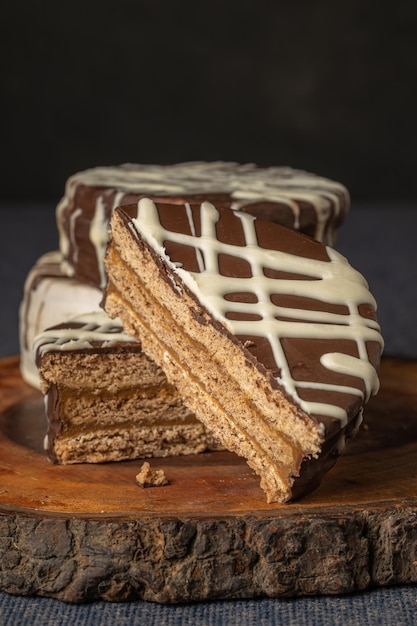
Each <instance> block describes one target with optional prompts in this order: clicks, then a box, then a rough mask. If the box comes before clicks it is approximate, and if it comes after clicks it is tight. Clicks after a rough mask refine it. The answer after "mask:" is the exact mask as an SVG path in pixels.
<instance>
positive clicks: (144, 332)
mask: <svg viewBox="0 0 417 626" xmlns="http://www.w3.org/2000/svg"><path fill="white" fill-rule="evenodd" d="M132 214H133V217H132ZM105 265H106V270H107V274H108V286H107V290H106V292H105V296H104V300H103V304H104V307H105V309H106V311H107V313H108V314H109V315H110V316H111V317H119V318H120V319H121V320H122V322H123V326H124V328H125V330H126V332H128V333H129V334H131V335H132V336H134V337H136V338H137V339H138V340H139V341H140V342H141V345H142V349H143V351H144V352H145V353H146V354H147V355H148V357H149V358H150V359H152V360H153V361H155V363H156V364H157V365H159V366H160V367H161V368H162V370H163V371H164V373H165V375H166V377H167V379H168V381H169V382H170V383H171V384H173V385H175V387H176V388H177V390H178V392H179V394H180V396H181V397H182V400H183V401H184V403H185V404H186V405H187V406H188V407H189V408H190V410H191V411H193V413H195V415H196V416H197V418H198V419H199V420H201V422H203V424H205V425H206V426H207V427H208V428H209V429H210V431H211V432H212V433H213V434H214V435H215V436H216V437H217V438H218V439H219V441H220V442H221V443H222V444H223V446H225V447H226V448H227V449H228V450H230V451H232V452H235V453H236V454H238V455H240V456H242V457H244V458H245V459H246V460H247V463H248V464H249V466H250V467H251V468H252V469H253V470H254V471H255V472H256V473H257V474H258V475H259V477H260V485H261V487H262V489H263V490H264V491H265V493H266V498H267V501H268V502H287V501H289V500H291V499H293V498H296V497H298V496H300V495H301V494H303V493H306V492H307V491H309V490H311V489H313V488H315V487H316V486H317V485H318V484H319V483H320V481H321V478H322V476H323V475H324V474H325V473H326V472H327V471H328V470H329V468H330V467H331V466H332V465H333V464H334V462H335V461H336V459H337V457H338V456H339V455H340V453H341V451H342V449H343V448H344V445H345V441H346V439H347V438H348V437H349V436H351V435H353V434H354V433H355V432H356V431H357V429H358V426H359V424H360V422H361V421H362V413H363V408H364V405H365V403H366V402H367V400H368V399H369V397H370V396H371V395H372V394H374V393H376V391H377V390H378V375H377V372H378V367H379V363H380V357H381V352H382V347H383V341H382V337H381V333H380V329H379V325H378V322H377V319H376V314H375V310H376V304H375V301H374V298H373V296H372V295H371V293H370V292H369V289H368V285H367V283H366V281H365V279H364V278H363V277H362V275H361V274H360V273H358V272H357V271H356V270H354V269H353V268H352V267H351V266H350V265H349V263H348V261H347V260H346V259H345V258H344V257H342V256H341V255H340V254H339V253H337V252H336V251H335V250H333V249H331V248H329V247H326V246H325V245H323V244H321V243H319V242H317V241H315V240H313V239H311V238H309V237H307V236H304V235H302V234H300V233H297V232H295V231H292V230H289V229H286V228H284V227H281V226H279V225H277V224H273V223H270V222H267V221H264V220H262V219H259V218H256V217H254V216H252V215H250V214H248V213H244V212H240V211H233V210H231V209H229V208H221V207H214V206H213V205H212V204H211V203H209V202H203V203H202V204H200V203H195V204H189V203H185V204H182V205H176V206H173V205H170V204H163V203H155V202H154V201H152V200H150V199H147V198H144V199H141V200H140V201H139V202H138V203H137V206H136V208H135V210H134V211H133V210H132V207H129V209H128V210H127V211H126V210H125V208H117V209H116V210H115V211H114V213H113V216H112V219H111V235H110V241H109V244H108V248H107V253H106V258H105Z"/></svg>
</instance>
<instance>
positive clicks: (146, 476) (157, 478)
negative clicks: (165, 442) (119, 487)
mask: <svg viewBox="0 0 417 626" xmlns="http://www.w3.org/2000/svg"><path fill="white" fill-rule="evenodd" d="M136 484H137V485H139V487H142V489H144V488H145V487H163V486H164V485H168V484H169V480H168V479H167V477H166V476H165V472H164V470H163V469H158V470H153V469H151V466H150V465H149V463H148V462H147V461H145V463H143V465H142V467H141V468H140V472H139V474H137V475H136Z"/></svg>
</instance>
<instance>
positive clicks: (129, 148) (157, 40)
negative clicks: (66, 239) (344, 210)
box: [0, 0, 417, 202]
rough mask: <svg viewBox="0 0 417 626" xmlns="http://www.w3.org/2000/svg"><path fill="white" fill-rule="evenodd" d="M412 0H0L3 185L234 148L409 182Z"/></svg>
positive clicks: (415, 5) (360, 189)
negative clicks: (1, 1) (2, 3)
mask: <svg viewBox="0 0 417 626" xmlns="http://www.w3.org/2000/svg"><path fill="white" fill-rule="evenodd" d="M416 26H417V2H415V0H399V1H397V2H394V3H390V4H389V5H388V3H385V2H376V1H365V2H364V1H363V0H362V1H361V0H337V1H334V0H314V1H311V2H300V1H299V2H297V1H294V2H292V1H286V2H279V1H275V2H274V1H272V0H269V1H268V0H258V1H249V0H239V1H236V0H232V1H229V2H227V1H216V0H214V1H210V2H175V1H174V0H172V1H163V0H145V1H143V0H142V1H137V2H134V1H127V0H119V1H118V2H110V1H108V0H102V1H101V2H95V1H91V2H90V1H89V2H87V1H82V2H81V1H80V0H73V1H72V2H67V1H63V2H56V1H55V0H45V1H44V2H21V1H19V0H16V1H15V2H13V3H8V4H7V6H6V7H3V8H2V18H1V20H0V46H1V55H0V56H1V62H2V80H1V85H0V89H1V94H0V95H1V103H2V109H3V115H2V122H3V124H2V126H3V129H2V139H1V158H2V163H1V168H0V171H1V180H0V183H1V198H2V200H3V201H4V200H6V201H9V200H19V201H56V200H57V199H59V197H60V196H61V194H62V192H63V186H64V183H65V180H66V178H67V177H68V176H69V175H70V174H72V173H73V172H75V171H78V170H80V169H84V168H86V167H90V166H95V165H104V164H115V163H120V162H124V161H133V162H148V163H152V162H158V163H169V162H175V161H181V160H189V159H204V160H211V159H233V160H238V161H252V162H257V163H259V164H261V165H292V166H294V167H300V168H305V169H309V170H311V171H315V172H316V173H319V174H323V175H326V176H329V177H331V178H335V179H337V180H340V181H341V182H343V183H345V184H346V185H347V186H348V188H349V189H350V191H351V194H352V198H353V200H354V201H358V202H367V201H376V202H379V201H399V202H401V201H409V200H412V199H414V197H415V189H414V187H415V163H416V160H417V157H416V138H417V122H416V117H417V114H416V111H417V91H416V90H417V46H416V39H417V36H416V33H417V29H416Z"/></svg>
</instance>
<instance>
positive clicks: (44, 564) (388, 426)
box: [0, 357, 417, 602]
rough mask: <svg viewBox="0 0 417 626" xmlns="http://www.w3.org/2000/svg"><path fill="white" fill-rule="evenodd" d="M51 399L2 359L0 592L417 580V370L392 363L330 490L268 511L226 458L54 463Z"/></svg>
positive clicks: (184, 594) (169, 593)
mask: <svg viewBox="0 0 417 626" xmlns="http://www.w3.org/2000/svg"><path fill="white" fill-rule="evenodd" d="M44 434H45V417H44V410H43V398H42V396H41V394H40V393H39V392H37V391H36V390H34V389H32V388H31V387H29V386H28V385H27V384H26V383H24V382H23V380H22V379H21V377H20V374H19V362H18V358H17V357H12V358H6V359H0V555H1V568H0V589H2V590H3V591H7V592H10V593H14V594H20V595H35V594H36V595H43V596H48V597H54V598H59V599H61V600H65V601H69V602H85V601H89V600H94V599H98V598H101V599H105V600H109V601H120V600H129V599H139V598H141V599H144V600H152V601H157V602H190V601H195V600H208V599H221V598H254V597H259V596H271V597H274V596H296V595H301V594H336V593H347V592H351V591H354V590H361V589H366V588H368V587H370V586H375V585H392V584H399V583H410V582H416V581H417V363H415V362H412V361H405V360H399V359H390V358H385V360H384V361H383V363H382V370H381V391H380V393H379V394H378V396H376V397H375V398H373V399H372V400H371V402H370V403H369V405H368V408H367V411H366V416H365V426H364V427H363V428H362V431H361V432H360V434H359V435H358V437H357V438H356V440H355V441H353V442H352V443H351V445H350V446H349V448H348V451H347V452H346V454H345V455H344V456H343V457H342V458H341V459H340V460H339V462H338V463H337V464H336V466H335V467H334V468H333V469H332V470H331V472H329V474H328V475H327V476H326V477H325V479H324V481H323V484H322V486H321V487H320V488H319V489H318V490H317V491H315V492H314V493H312V494H311V495H309V496H307V497H305V498H304V499H302V500H300V501H298V502H296V503H294V504H286V505H276V504H273V505H268V504H267V503H266V500H265V497H264V494H263V492H262V491H261V489H260V487H259V481H258V478H257V477H256V475H255V474H254V473H253V472H252V471H251V470H250V469H249V468H248V466H247V465H246V463H245V461H244V460H242V459H239V458H238V457H236V456H235V455H233V454H231V453H228V452H212V453H205V454H201V455H198V456H188V457H187V456H185V457H175V458H167V459H152V460H151V461H150V463H151V467H153V468H154V469H159V468H162V469H164V471H165V474H166V476H167V478H168V479H169V481H170V484H169V485H168V486H166V487H158V488H148V489H141V488H139V487H138V486H137V485H136V482H135V476H136V474H137V473H138V471H139V469H140V467H141V465H142V462H143V461H141V460H138V461H129V462H122V463H108V464H103V465H72V466H54V465H52V464H50V463H49V462H48V460H47V459H46V457H45V455H44V452H43V445H42V444H43V438H44Z"/></svg>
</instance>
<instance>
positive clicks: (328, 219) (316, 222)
mask: <svg viewBox="0 0 417 626" xmlns="http://www.w3.org/2000/svg"><path fill="white" fill-rule="evenodd" d="M144 196H147V197H152V198H154V199H155V200H157V199H160V200H161V199H163V200H164V201H165V202H169V203H172V204H183V203H184V201H189V202H193V201H199V202H201V201H203V200H209V201H210V202H212V203H213V204H215V205H216V206H217V205H218V206H224V207H230V208H232V209H239V210H241V211H246V212H249V213H251V214H253V215H257V216H262V217H263V218H265V219H268V220H269V221H272V222H276V223H278V224H281V225H283V226H287V227H290V228H293V229H295V230H299V231H300V232H303V233H306V234H308V235H310V236H312V237H314V238H316V239H318V240H320V241H323V242H325V243H330V244H333V243H334V241H335V237H336V233H337V230H338V227H339V226H340V224H341V222H342V220H343V218H344V216H345V214H346V212H347V210H348V208H349V203H350V199H349V194H348V192H347V190H346V188H345V187H344V186H343V185H341V184H340V183H337V182H334V181H331V180H329V179H327V178H323V177H319V176H316V175H314V174H310V173H307V172H303V171H300V170H295V169H292V168H289V167H269V168H260V167H256V166H255V165H251V164H247V165H239V164H236V163H223V162H214V163H204V162H194V163H180V164H176V165H169V166H158V165H132V164H125V165H120V166H114V167H98V168H93V169H89V170H86V171H84V172H79V173H78V174H75V175H74V176H72V177H71V178H69V179H68V181H67V184H66V190H65V196H64V198H63V199H62V201H61V202H60V204H59V205H58V207H57V225H58V229H59V233H60V250H61V253H62V256H63V259H64V268H65V272H66V273H67V274H68V275H69V276H73V277H75V278H78V279H79V280H81V281H83V282H88V283H91V284H95V285H98V286H100V287H104V286H105V283H106V276H105V270H104V266H103V256H104V252H105V248H106V243H107V240H108V226H109V219H110V217H111V214H112V212H113V210H114V208H115V207H117V206H125V205H129V204H131V203H136V202H137V201H138V200H139V199H140V198H141V197H144Z"/></svg>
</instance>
